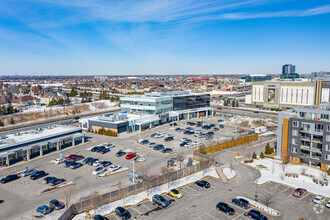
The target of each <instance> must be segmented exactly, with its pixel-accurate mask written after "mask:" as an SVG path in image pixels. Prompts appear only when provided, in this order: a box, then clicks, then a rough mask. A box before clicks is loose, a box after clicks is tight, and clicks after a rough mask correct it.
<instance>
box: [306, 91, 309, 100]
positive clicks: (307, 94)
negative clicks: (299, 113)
mask: <svg viewBox="0 0 330 220" xmlns="http://www.w3.org/2000/svg"><path fill="white" fill-rule="evenodd" d="M308 91H309V89H307V94H306V104H308Z"/></svg>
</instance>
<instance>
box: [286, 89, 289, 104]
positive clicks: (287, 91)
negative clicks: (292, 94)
mask: <svg viewBox="0 0 330 220" xmlns="http://www.w3.org/2000/svg"><path fill="white" fill-rule="evenodd" d="M288 96H289V89H286V103H287V102H288Z"/></svg>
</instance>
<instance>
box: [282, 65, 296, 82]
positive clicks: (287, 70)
mask: <svg viewBox="0 0 330 220" xmlns="http://www.w3.org/2000/svg"><path fill="white" fill-rule="evenodd" d="M295 78H299V74H297V73H296V66H295V65H292V64H285V65H283V66H282V74H281V79H295Z"/></svg>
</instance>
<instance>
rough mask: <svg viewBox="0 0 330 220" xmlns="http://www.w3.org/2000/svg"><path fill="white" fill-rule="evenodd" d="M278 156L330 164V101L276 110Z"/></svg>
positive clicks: (323, 164)
mask: <svg viewBox="0 0 330 220" xmlns="http://www.w3.org/2000/svg"><path fill="white" fill-rule="evenodd" d="M276 154H277V156H278V157H281V158H284V157H285V156H289V158H290V163H293V164H300V163H305V164H308V165H314V166H319V167H320V168H321V170H324V171H325V170H327V169H329V168H330V105H329V104H328V105H321V106H310V107H297V108H294V109H291V110H287V111H284V112H280V113H279V117H278V136H277V149H276Z"/></svg>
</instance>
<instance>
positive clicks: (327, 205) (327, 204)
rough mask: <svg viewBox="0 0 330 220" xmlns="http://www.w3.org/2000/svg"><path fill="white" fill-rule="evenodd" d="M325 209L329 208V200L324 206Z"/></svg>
mask: <svg viewBox="0 0 330 220" xmlns="http://www.w3.org/2000/svg"><path fill="white" fill-rule="evenodd" d="M325 207H327V208H330V199H329V200H328V202H327V203H326V204H325Z"/></svg>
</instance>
